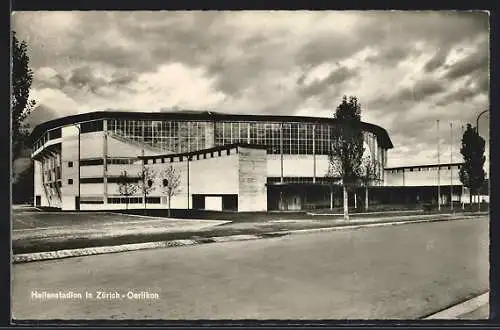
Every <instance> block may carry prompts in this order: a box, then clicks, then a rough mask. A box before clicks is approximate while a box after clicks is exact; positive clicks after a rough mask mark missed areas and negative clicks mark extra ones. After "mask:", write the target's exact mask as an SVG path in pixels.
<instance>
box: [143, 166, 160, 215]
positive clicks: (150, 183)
mask: <svg viewBox="0 0 500 330" xmlns="http://www.w3.org/2000/svg"><path fill="white" fill-rule="evenodd" d="M155 176H156V173H155V171H154V170H153V169H152V168H150V167H147V166H143V167H142V170H141V172H139V178H140V179H139V190H140V192H141V193H142V195H143V196H144V210H146V204H147V201H146V198H147V197H148V195H149V194H150V193H151V192H152V191H153V190H154V189H155V186H154V182H155Z"/></svg>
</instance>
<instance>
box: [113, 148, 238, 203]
mask: <svg viewBox="0 0 500 330" xmlns="http://www.w3.org/2000/svg"><path fill="white" fill-rule="evenodd" d="M231 152H232V153H231V154H230V155H229V156H228V155H226V154H225V152H224V153H222V155H221V156H218V155H217V153H215V154H214V157H213V158H207V159H200V160H196V158H195V159H193V160H192V161H190V162H189V205H190V207H192V196H193V195H194V194H203V195H204V194H238V189H239V180H238V154H236V152H235V150H231ZM146 166H148V167H150V168H151V169H152V170H153V171H154V172H155V173H156V176H157V178H158V179H156V180H155V183H154V187H155V188H154V190H153V191H152V192H151V194H150V196H155V197H162V196H166V195H165V194H164V193H163V191H162V190H163V188H162V186H161V183H162V174H161V173H162V172H163V171H164V170H165V169H166V168H167V166H173V167H174V169H175V172H176V173H177V174H178V175H179V177H180V186H179V188H178V193H177V194H176V195H175V196H173V197H172V200H171V207H172V208H179V209H185V208H187V207H188V189H187V182H188V175H187V173H188V172H187V171H188V164H187V161H186V159H185V158H184V160H183V161H182V162H179V161H175V162H173V163H170V162H166V163H161V162H158V163H156V164H148V165H146ZM115 189H116V188H115Z"/></svg>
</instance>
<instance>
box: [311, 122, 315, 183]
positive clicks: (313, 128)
mask: <svg viewBox="0 0 500 330" xmlns="http://www.w3.org/2000/svg"><path fill="white" fill-rule="evenodd" d="M312 148H313V183H316V125H313V127H312Z"/></svg>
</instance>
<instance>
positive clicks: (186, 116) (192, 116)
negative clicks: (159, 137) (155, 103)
mask: <svg viewBox="0 0 500 330" xmlns="http://www.w3.org/2000/svg"><path fill="white" fill-rule="evenodd" d="M96 119H131V120H166V119H170V120H204V121H260V122H262V121H272V122H305V123H324V124H334V123H335V122H336V120H335V119H333V118H324V117H303V116H277V115H243V114H226V113H220V112H213V111H192V110H183V111H171V112H132V111H95V112H88V113H83V114H78V115H72V116H66V117H61V118H57V119H54V120H50V121H46V122H44V123H42V124H40V125H38V126H36V127H35V128H34V129H33V132H31V135H30V142H34V141H35V140H36V139H38V137H40V136H41V135H42V134H43V133H44V132H46V131H47V130H50V129H53V128H57V127H61V126H67V125H71V124H75V123H79V122H83V121H89V120H96ZM362 128H363V130H365V131H368V132H371V133H374V134H375V135H376V136H377V139H378V141H379V144H380V145H381V147H383V148H386V149H391V148H393V144H392V141H391V139H390V138H389V134H387V131H386V130H385V129H384V128H382V127H380V126H377V125H374V124H370V123H365V122H363V123H362Z"/></svg>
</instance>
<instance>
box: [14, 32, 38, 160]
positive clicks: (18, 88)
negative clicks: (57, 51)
mask: <svg viewBox="0 0 500 330" xmlns="http://www.w3.org/2000/svg"><path fill="white" fill-rule="evenodd" d="M11 42H12V67H11V68H12V88H11V98H10V106H11V113H12V118H11V123H12V131H11V135H12V161H14V160H15V159H17V158H18V157H19V155H20V153H21V151H22V149H23V145H24V142H25V140H26V138H27V136H28V127H27V125H25V124H24V120H25V119H26V117H27V116H28V115H29V114H30V113H31V111H32V110H33V107H34V106H35V101H34V100H31V101H30V100H29V95H30V88H31V83H32V82H33V71H32V70H31V68H30V67H29V60H30V59H29V56H28V46H27V44H26V42H25V41H19V40H18V39H17V37H16V33H15V32H13V34H12V40H11Z"/></svg>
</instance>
